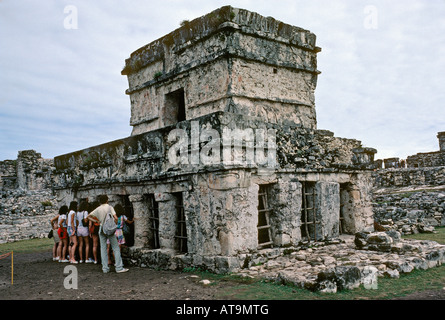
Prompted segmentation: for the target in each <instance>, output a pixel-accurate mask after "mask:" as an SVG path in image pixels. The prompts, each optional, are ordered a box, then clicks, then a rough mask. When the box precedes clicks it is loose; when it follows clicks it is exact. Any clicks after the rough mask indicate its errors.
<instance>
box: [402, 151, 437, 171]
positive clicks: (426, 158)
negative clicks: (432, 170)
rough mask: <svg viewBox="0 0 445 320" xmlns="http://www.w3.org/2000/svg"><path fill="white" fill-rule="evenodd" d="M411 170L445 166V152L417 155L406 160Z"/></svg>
mask: <svg viewBox="0 0 445 320" xmlns="http://www.w3.org/2000/svg"><path fill="white" fill-rule="evenodd" d="M406 163H407V166H408V167H409V168H424V167H438V166H445V151H436V152H427V153H417V154H415V155H412V156H408V157H407V158H406Z"/></svg>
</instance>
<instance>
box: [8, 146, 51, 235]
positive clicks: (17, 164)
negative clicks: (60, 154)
mask: <svg viewBox="0 0 445 320" xmlns="http://www.w3.org/2000/svg"><path fill="white" fill-rule="evenodd" d="M53 169H54V160H53V159H43V158H42V156H41V154H40V153H37V152H36V151H34V150H24V151H19V153H18V156H17V159H16V160H5V161H1V162H0V243H5V242H12V241H18V240H23V239H31V238H42V237H46V236H47V234H48V232H49V230H50V228H51V226H50V224H49V221H50V220H51V219H52V218H53V217H54V216H56V214H57V212H58V202H57V200H56V197H55V195H54V193H53V190H52V184H53V180H52V177H53V176H52V173H53Z"/></svg>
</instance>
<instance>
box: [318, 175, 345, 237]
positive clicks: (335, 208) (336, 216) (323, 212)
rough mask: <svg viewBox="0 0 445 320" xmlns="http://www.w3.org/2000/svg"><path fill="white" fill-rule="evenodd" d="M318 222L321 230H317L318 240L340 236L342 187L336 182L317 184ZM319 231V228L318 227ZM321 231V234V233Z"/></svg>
mask: <svg viewBox="0 0 445 320" xmlns="http://www.w3.org/2000/svg"><path fill="white" fill-rule="evenodd" d="M316 189H317V191H316V193H317V220H319V221H320V222H321V223H320V226H321V230H317V240H318V239H319V237H321V239H326V238H328V239H329V238H335V237H338V235H339V223H340V185H339V184H338V183H336V182H321V181H320V182H317V183H316ZM317 229H318V227H317ZM320 231H321V233H319V232H320Z"/></svg>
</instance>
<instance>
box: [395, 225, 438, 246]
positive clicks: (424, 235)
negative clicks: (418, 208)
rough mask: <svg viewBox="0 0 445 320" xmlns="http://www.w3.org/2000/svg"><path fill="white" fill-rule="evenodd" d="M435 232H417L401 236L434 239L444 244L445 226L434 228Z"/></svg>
mask: <svg viewBox="0 0 445 320" xmlns="http://www.w3.org/2000/svg"><path fill="white" fill-rule="evenodd" d="M435 231H436V232H437V233H433V234H431V233H418V234H410V235H406V236H403V238H404V239H417V240H434V241H436V242H438V243H440V244H445V227H437V228H435Z"/></svg>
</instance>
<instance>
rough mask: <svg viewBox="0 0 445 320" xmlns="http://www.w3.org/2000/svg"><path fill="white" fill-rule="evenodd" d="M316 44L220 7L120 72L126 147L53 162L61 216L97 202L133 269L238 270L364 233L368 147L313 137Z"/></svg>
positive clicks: (368, 216) (368, 223)
mask: <svg viewBox="0 0 445 320" xmlns="http://www.w3.org/2000/svg"><path fill="white" fill-rule="evenodd" d="M315 40H316V37H315V35H314V34H313V33H311V32H309V31H307V30H304V29H301V28H298V27H295V26H291V25H288V24H285V23H283V22H280V21H277V20H275V19H273V18H271V17H263V16H261V15H259V14H256V13H253V12H249V11H247V10H243V9H237V8H233V7H230V6H226V7H222V8H220V9H217V10H215V11H213V12H211V13H209V14H207V15H205V16H202V17H200V18H197V19H195V20H193V21H184V22H183V23H182V26H181V27H180V28H178V29H176V30H174V31H173V32H171V33H169V34H167V35H165V36H164V37H162V38H160V39H158V40H155V41H153V42H151V43H149V44H147V45H145V46H144V47H142V48H140V49H138V50H136V51H135V52H133V53H132V54H131V56H130V57H129V58H128V59H127V60H126V62H125V67H124V69H123V70H122V74H123V75H126V76H127V77H128V83H129V88H128V90H127V91H126V93H127V94H128V95H129V97H130V101H131V118H130V124H131V126H132V127H133V131H132V134H131V136H129V137H127V138H124V139H120V140H116V141H112V142H108V143H105V144H102V145H98V146H94V147H90V148H87V149H84V150H80V151H76V152H72V153H69V154H65V155H61V156H58V157H56V158H55V159H54V165H55V171H54V186H53V187H54V189H55V190H56V192H57V194H58V200H59V202H60V203H69V202H70V201H71V200H77V201H80V200H82V199H86V198H88V199H89V201H93V200H96V199H97V197H98V196H99V195H101V194H107V195H108V196H109V198H110V204H112V205H115V204H117V203H121V204H122V205H123V206H124V207H125V208H126V210H127V214H128V215H130V216H132V215H134V217H135V218H136V221H135V223H134V230H133V239H132V241H131V242H130V243H129V245H130V246H129V248H128V250H127V252H125V256H126V258H127V259H128V261H131V262H132V263H134V264H137V265H148V266H157V267H168V268H184V267H189V266H203V267H205V268H207V269H209V270H212V271H216V272H219V271H223V272H225V271H232V270H236V269H239V268H242V266H243V265H245V263H246V260H248V259H249V255H251V254H252V253H255V252H258V251H259V250H262V249H264V248H270V247H279V248H283V247H291V246H294V245H297V244H299V243H302V242H308V241H324V240H330V239H335V238H337V237H339V235H341V234H344V233H346V234H355V233H356V232H361V231H372V230H373V212H372V198H371V189H372V177H371V173H372V171H373V169H374V166H375V164H374V154H375V153H376V150H375V149H373V148H365V147H363V146H362V145H361V142H360V141H357V140H355V139H345V138H338V137H335V136H334V134H333V133H332V132H330V131H327V130H319V129H317V121H316V110H315V94H314V93H315V88H316V84H317V77H318V75H319V74H320V72H319V71H318V70H317V54H318V53H319V52H320V51H321V49H320V48H319V47H317V46H316V44H315Z"/></svg>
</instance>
